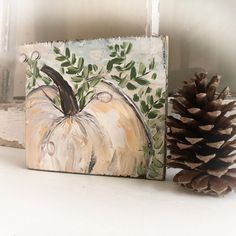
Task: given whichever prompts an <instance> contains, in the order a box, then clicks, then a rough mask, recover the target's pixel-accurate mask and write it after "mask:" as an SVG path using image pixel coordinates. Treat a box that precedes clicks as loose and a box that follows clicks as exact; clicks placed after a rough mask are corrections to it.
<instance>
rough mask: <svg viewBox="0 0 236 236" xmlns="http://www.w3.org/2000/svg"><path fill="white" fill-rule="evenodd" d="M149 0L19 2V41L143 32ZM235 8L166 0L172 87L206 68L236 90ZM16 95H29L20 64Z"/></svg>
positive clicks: (214, 1)
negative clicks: (26, 92) (217, 74)
mask: <svg viewBox="0 0 236 236" xmlns="http://www.w3.org/2000/svg"><path fill="white" fill-rule="evenodd" d="M146 1H147V0H115V1H111V0H40V1H38V0H21V1H17V0H16V4H17V6H18V11H17V18H16V19H17V20H16V22H17V23H16V30H17V42H18V44H22V43H27V42H34V41H47V40H63V39H89V38H96V37H111V36H119V35H120V36H126V35H143V34H144V33H145V25H146V19H147V11H146ZM235 12H236V1H235V0H197V1H196V0H160V33H161V34H167V35H169V36H170V70H169V75H170V76H169V89H170V91H172V90H173V89H175V88H176V87H177V86H179V85H180V84H181V82H180V81H182V80H184V79H186V78H188V77H189V76H190V75H191V74H192V73H193V72H194V71H199V70H202V69H204V68H205V69H206V70H207V71H208V72H209V74H210V75H212V74H215V73H219V74H221V75H222V77H223V78H222V82H223V84H222V86H225V85H230V86H231V90H232V91H233V92H234V93H235V92H236V69H235V68H236V66H235V62H236V47H235V44H236V17H235ZM14 94H15V96H22V95H24V74H23V71H22V67H21V66H20V65H19V64H18V65H17V73H16V78H15V87H14Z"/></svg>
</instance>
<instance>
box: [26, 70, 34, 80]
mask: <svg viewBox="0 0 236 236" xmlns="http://www.w3.org/2000/svg"><path fill="white" fill-rule="evenodd" d="M32 75H33V74H32V72H31V71H30V70H27V71H26V76H27V77H28V78H31V77H32Z"/></svg>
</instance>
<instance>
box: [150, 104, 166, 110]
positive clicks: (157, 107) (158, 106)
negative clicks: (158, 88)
mask: <svg viewBox="0 0 236 236" xmlns="http://www.w3.org/2000/svg"><path fill="white" fill-rule="evenodd" d="M163 106H164V105H163V104H162V103H157V104H154V105H153V107H154V108H156V109H160V108H162V107H163Z"/></svg>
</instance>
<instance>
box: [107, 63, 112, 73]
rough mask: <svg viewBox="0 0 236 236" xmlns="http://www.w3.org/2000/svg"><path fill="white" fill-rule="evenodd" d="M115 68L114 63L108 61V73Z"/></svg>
mask: <svg viewBox="0 0 236 236" xmlns="http://www.w3.org/2000/svg"><path fill="white" fill-rule="evenodd" d="M112 68H113V62H112V61H108V63H107V71H111V70H112Z"/></svg>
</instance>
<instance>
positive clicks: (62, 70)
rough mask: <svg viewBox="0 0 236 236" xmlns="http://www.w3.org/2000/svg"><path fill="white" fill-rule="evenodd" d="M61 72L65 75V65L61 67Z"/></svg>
mask: <svg viewBox="0 0 236 236" xmlns="http://www.w3.org/2000/svg"><path fill="white" fill-rule="evenodd" d="M60 72H61V74H63V75H64V73H65V69H64V67H61V68H60Z"/></svg>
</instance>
